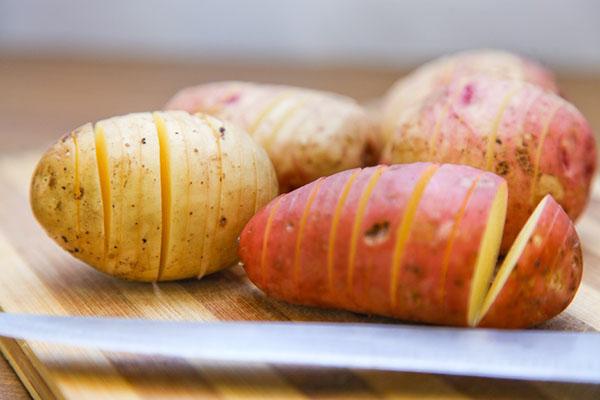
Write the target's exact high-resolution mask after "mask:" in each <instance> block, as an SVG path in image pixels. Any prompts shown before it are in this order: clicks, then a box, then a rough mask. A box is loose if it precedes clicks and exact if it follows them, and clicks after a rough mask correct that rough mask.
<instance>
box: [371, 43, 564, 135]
mask: <svg viewBox="0 0 600 400" xmlns="http://www.w3.org/2000/svg"><path fill="white" fill-rule="evenodd" d="M476 75H487V76H490V77H493V78H497V79H505V80H515V81H523V82H529V83H531V84H533V85H536V86H539V87H541V88H542V89H544V90H547V91H550V92H553V93H558V86H557V84H556V80H555V77H554V75H553V73H552V72H551V71H550V70H548V69H546V68H544V67H543V66H541V65H540V64H538V63H536V62H535V61H532V60H529V59H526V58H524V57H521V56H518V55H516V54H512V53H509V52H506V51H502V50H492V49H481V50H469V51H464V52H459V53H455V54H451V55H448V56H445V57H440V58H437V59H435V60H433V61H430V62H428V63H426V64H423V65H422V66H420V67H419V68H417V69H416V70H414V71H413V72H411V73H410V74H409V75H407V76H406V77H404V78H402V79H399V80H398V81H397V82H396V83H394V85H393V86H392V87H391V88H390V89H389V91H388V92H387V94H386V96H385V99H384V104H383V107H382V116H383V120H382V122H383V123H382V130H383V132H382V133H383V134H384V137H385V140H386V141H387V140H389V138H390V136H391V135H392V133H393V131H394V126H395V125H396V122H397V117H398V116H399V115H400V114H402V113H403V112H404V111H405V110H407V109H410V108H411V107H413V106H415V105H418V104H420V103H421V102H422V101H423V100H424V99H426V98H427V97H428V96H429V95H431V93H432V92H434V91H436V90H438V89H439V88H440V87H443V86H445V85H447V84H449V83H450V82H452V81H455V80H457V79H462V78H468V77H471V76H476Z"/></svg>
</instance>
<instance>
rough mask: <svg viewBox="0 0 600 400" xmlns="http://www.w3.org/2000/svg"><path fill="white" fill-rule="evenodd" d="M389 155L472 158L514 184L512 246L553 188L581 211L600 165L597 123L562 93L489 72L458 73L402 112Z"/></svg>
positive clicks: (573, 210) (396, 158)
mask: <svg viewBox="0 0 600 400" xmlns="http://www.w3.org/2000/svg"><path fill="white" fill-rule="evenodd" d="M381 161H382V162H384V163H410V162H416V161H435V162H448V163H456V164H465V165H470V166H473V167H476V168H480V169H484V170H488V171H492V172H495V173H497V174H499V175H501V176H503V177H504V178H505V179H506V180H507V182H508V187H509V201H508V217H507V222H506V228H505V236H504V242H503V246H502V250H503V252H505V251H506V250H507V249H508V247H509V246H510V244H511V243H512V242H513V241H514V239H515V237H516V235H517V233H518V232H519V230H520V229H521V227H522V226H523V224H524V223H525V221H526V220H527V218H528V217H529V215H530V214H531V213H532V211H533V209H534V208H535V206H536V205H537V204H538V203H539V202H540V200H541V199H542V198H543V197H544V196H545V195H546V194H552V196H553V197H554V198H555V199H556V201H558V203H559V204H560V205H561V206H562V207H563V208H564V209H565V211H566V212H567V214H568V215H569V217H571V218H572V219H576V218H577V217H578V216H579V215H580V214H581V213H582V211H583V209H584V207H585V205H586V203H587V200H588V197H589V191H590V184H591V181H592V177H593V175H594V171H595V169H596V148H595V141H594V135H593V133H592V130H591V128H590V125H589V124H588V122H587V121H586V119H585V118H584V117H583V115H581V113H580V112H579V111H578V110H577V109H576V108H575V107H574V106H573V105H571V104H570V103H568V102H567V101H565V100H564V99H562V98H561V97H559V96H557V95H555V94H553V93H550V92H547V91H544V90H542V89H540V88H538V87H536V86H533V85H530V84H527V83H523V82H517V81H508V80H496V79H492V78H489V77H486V76H476V77H471V78H468V79H459V80H456V81H454V82H452V83H451V84H450V85H448V86H446V87H444V88H441V89H440V90H438V91H437V92H434V93H433V94H431V95H430V96H429V97H428V98H427V99H426V100H425V101H423V102H422V103H421V104H420V106H419V107H413V108H411V109H410V110H407V111H406V112H404V113H403V114H402V115H400V116H399V117H398V120H397V125H396V130H395V131H394V134H393V136H392V137H391V138H390V140H389V142H388V143H387V144H386V146H385V148H384V151H383V155H382V160H381Z"/></svg>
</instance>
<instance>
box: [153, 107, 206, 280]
mask: <svg viewBox="0 0 600 400" xmlns="http://www.w3.org/2000/svg"><path fill="white" fill-rule="evenodd" d="M175 120H176V124H177V126H179V132H180V133H181V134H180V135H179V136H180V137H181V140H182V141H183V145H184V148H185V152H184V154H185V160H180V162H182V163H185V182H192V177H191V174H192V169H191V166H190V153H191V152H192V151H193V149H192V147H193V146H190V143H189V140H188V135H187V134H186V132H187V130H188V129H187V124H186V123H185V122H183V121H182V120H181V119H180V118H178V117H176V118H175ZM190 192H191V186H190V185H189V184H188V185H185V199H179V198H178V199H176V201H177V208H178V209H179V210H180V212H182V214H183V215H185V216H189V213H190V211H191V207H190V197H191V196H190ZM179 223H183V229H182V231H183V236H182V237H183V240H186V241H187V243H190V242H189V241H188V240H189V238H190V218H183V222H182V221H181V220H180V221H179ZM188 254H189V253H188ZM198 261H199V260H198ZM180 262H181V263H183V262H184V261H180ZM181 268H185V266H182V267H181ZM163 272H164V271H163ZM159 278H162V276H161V277H159Z"/></svg>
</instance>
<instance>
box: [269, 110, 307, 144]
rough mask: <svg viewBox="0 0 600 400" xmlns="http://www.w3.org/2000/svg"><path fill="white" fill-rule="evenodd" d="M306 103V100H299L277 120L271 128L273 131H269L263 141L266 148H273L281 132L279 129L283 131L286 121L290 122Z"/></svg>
mask: <svg viewBox="0 0 600 400" xmlns="http://www.w3.org/2000/svg"><path fill="white" fill-rule="evenodd" d="M304 104H305V101H299V102H297V103H296V104H295V105H293V106H292V107H290V108H289V109H288V110H286V112H285V113H284V114H283V115H282V116H281V118H280V119H279V120H278V121H277V123H276V124H275V126H273V129H272V130H271V132H269V135H268V136H267V137H266V138H265V139H264V140H263V141H262V145H263V147H264V148H265V149H269V148H271V146H272V145H273V142H275V141H276V140H277V134H278V133H279V131H281V129H282V128H283V127H284V126H285V123H286V122H288V121H289V120H290V119H291V118H292V117H293V116H294V115H295V114H296V113H297V112H298V111H299V110H301V109H302V107H303V106H304Z"/></svg>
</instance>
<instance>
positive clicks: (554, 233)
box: [479, 195, 583, 328]
mask: <svg viewBox="0 0 600 400" xmlns="http://www.w3.org/2000/svg"><path fill="white" fill-rule="evenodd" d="M548 197H549V198H548V199H545V201H546V204H545V206H544V210H543V211H542V214H541V216H540V219H539V220H538V223H537V224H536V227H535V230H534V232H533V234H532V235H531V238H530V239H529V242H528V243H527V245H526V247H525V249H524V250H523V253H522V254H521V256H520V257H519V259H518V261H517V264H516V265H515V267H514V269H513V270H512V272H511V274H510V276H509V277H508V279H507V281H506V283H505V285H504V286H503V287H502V289H501V291H500V293H499V294H498V297H497V298H496V300H495V301H494V303H493V304H492V305H491V307H490V309H489V311H488V312H487V314H486V315H485V317H484V318H483V320H482V321H481V323H480V324H479V325H480V326H483V327H496V328H523V327H530V326H534V325H538V324H540V323H542V322H544V321H547V320H549V319H551V318H553V317H554V316H556V315H558V314H559V313H560V312H561V311H562V310H564V309H565V308H566V307H567V306H568V305H569V303H570V302H571V301H572V300H573V297H575V293H576V291H577V288H578V287H579V283H580V282H581V276H582V271H583V261H582V260H583V258H582V254H581V244H580V241H579V237H578V236H577V232H576V231H575V227H574V226H573V222H572V221H571V220H570V219H569V216H568V215H567V214H566V213H565V212H564V210H563V209H562V208H561V207H560V205H559V204H558V203H557V202H556V201H554V199H553V198H552V197H551V196H550V195H548Z"/></svg>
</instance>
